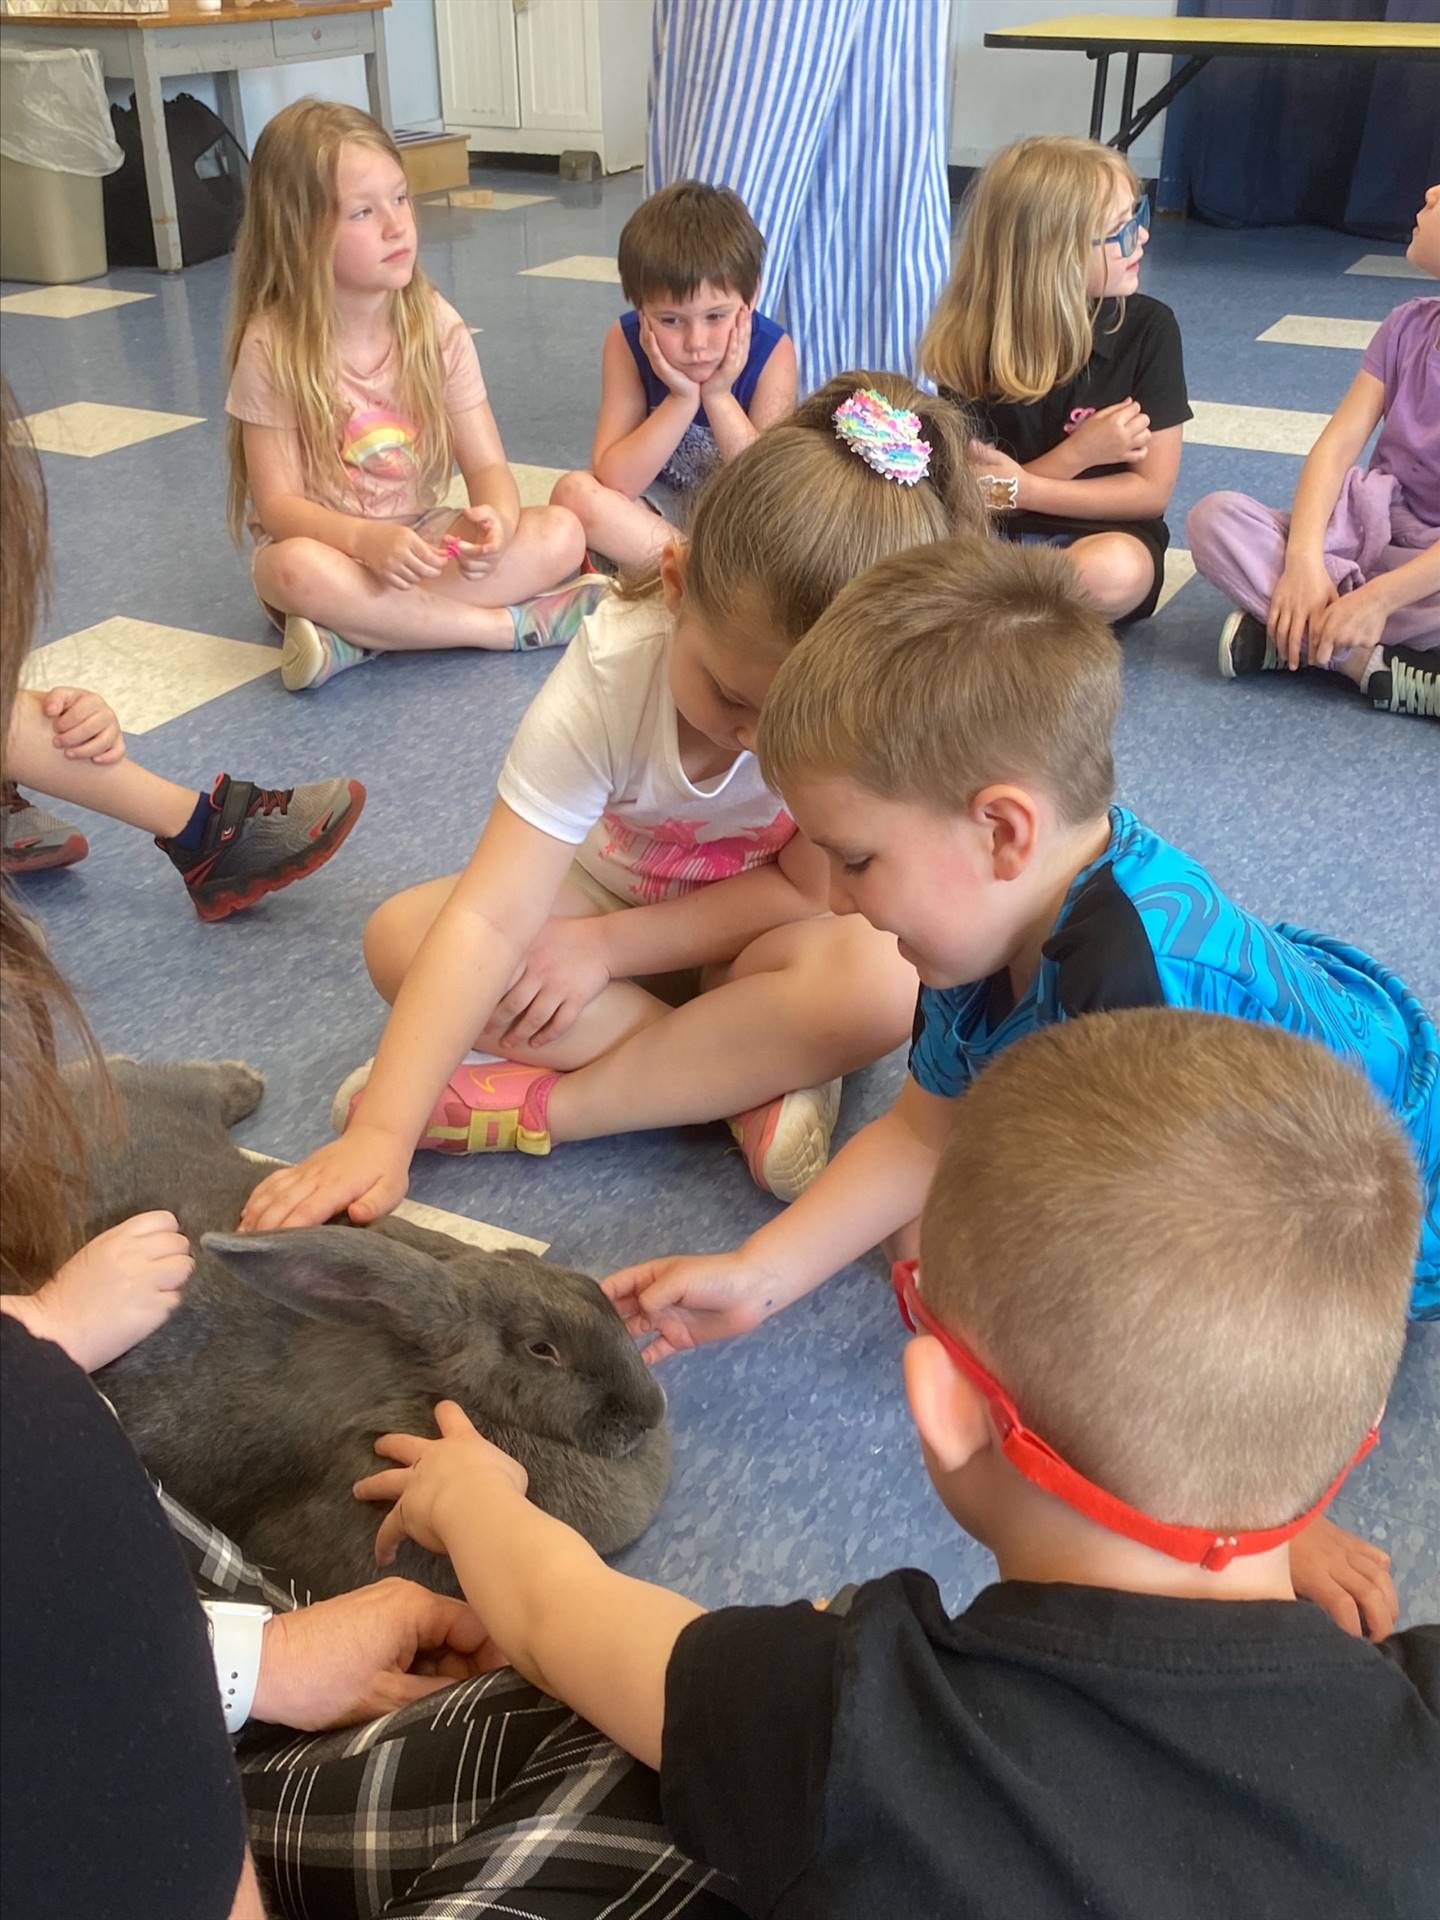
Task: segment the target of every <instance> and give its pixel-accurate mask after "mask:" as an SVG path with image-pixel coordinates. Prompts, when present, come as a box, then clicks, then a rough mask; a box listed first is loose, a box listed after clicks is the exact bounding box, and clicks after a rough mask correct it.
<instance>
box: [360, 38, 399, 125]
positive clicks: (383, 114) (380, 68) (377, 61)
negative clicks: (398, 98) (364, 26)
mask: <svg viewBox="0 0 1440 1920" xmlns="http://www.w3.org/2000/svg"><path fill="white" fill-rule="evenodd" d="M370 19H371V22H372V24H373V28H374V33H375V45H374V48H373V50H372V51H371V52H369V53H367V54H366V56H365V87H366V90H367V92H368V93H369V95H370V112H371V114H372V116H373V117H374V118H375V119H376V120H378V121H379V122H380V124H381V126H382V127H384V128H385V129H386V130H387V131H393V130H394V126H395V122H394V121H393V119H392V118H391V117H390V69H389V67H388V65H387V64H386V61H385V18H384V15H383V14H379V13H372V14H371V16H370Z"/></svg>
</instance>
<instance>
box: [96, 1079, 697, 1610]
mask: <svg viewBox="0 0 1440 1920" xmlns="http://www.w3.org/2000/svg"><path fill="white" fill-rule="evenodd" d="M111 1066H112V1069H113V1072H114V1076H115V1081H116V1084H117V1086H118V1088H119V1090H120V1094H121V1097H122V1099H123V1101H124V1105H125V1110H126V1122H127V1124H126V1130H125V1133H124V1136H123V1138H121V1139H120V1140H119V1141H118V1142H117V1143H115V1144H113V1145H111V1146H108V1147H106V1148H103V1149H101V1151H100V1153H99V1156H98V1164H97V1166H96V1168H95V1176H94V1196H95V1199H94V1206H93V1209H92V1217H91V1220H90V1222H89V1231H90V1232H91V1233H92V1234H94V1233H99V1232H102V1231H103V1230H104V1229H105V1228H106V1227H109V1226H113V1225H114V1224H115V1223H116V1222H117V1221H119V1220H123V1219H125V1218H126V1217H127V1216H128V1215H130V1214H134V1213H141V1212H145V1211H148V1210H149V1209H151V1208H157V1207H164V1208H169V1209H170V1210H171V1211H172V1212H173V1213H175V1214H176V1215H177V1216H178V1218H179V1221H180V1227H181V1231H182V1232H184V1233H186V1234H187V1235H188V1236H189V1238H190V1240H191V1243H192V1245H193V1246H194V1248H195V1252H196V1266H195V1272H194V1275H193V1276H192V1278H191V1280H190V1282H189V1285H188V1286H187V1288H186V1290H185V1296H184V1300H183V1303H182V1304H181V1306H180V1307H179V1308H178V1309H177V1310H176V1312H175V1313H173V1314H172V1315H171V1316H170V1318H169V1320H168V1321H167V1322H166V1324H165V1325H164V1326H163V1327H162V1328H160V1330H159V1331H158V1332H156V1333H154V1334H152V1335H151V1336H150V1338H149V1339H148V1340H145V1341H143V1342H142V1343H141V1344H140V1345H139V1346H138V1347H134V1348H132V1349H131V1351H130V1352H129V1353H127V1354H125V1355H123V1356H122V1357H121V1358H120V1359H119V1360H116V1361H114V1362H113V1363H112V1364H111V1365H110V1366H108V1367H106V1368H105V1369H104V1370H103V1371H102V1372H101V1373H100V1374H99V1376H98V1378H97V1384H98V1385H99V1387H100V1388H101V1390H102V1392H104V1393H105V1394H106V1396H107V1397H108V1398H109V1399H110V1400H111V1401H112V1402H113V1404H114V1406H115V1408H116V1410H117V1412H118V1413H119V1415H120V1418H121V1420H122V1422H123V1423H124V1426H125V1428H126V1431H127V1432H128V1433H129V1435H130V1437H131V1439H132V1440H133V1442H134V1444H135V1446H136V1447H137V1448H138V1450H139V1452H140V1454H141V1456H142V1458H143V1459H144V1461H145V1464H146V1465H147V1467H148V1468H149V1469H150V1471H151V1472H152V1473H153V1474H154V1475H155V1476H156V1477H157V1478H158V1479H159V1480H160V1481H161V1482H162V1483H163V1484H164V1485H165V1487H166V1488H167V1489H168V1491H169V1492H171V1493H173V1494H174V1495H175V1497H176V1498H177V1499H178V1500H180V1501H182V1502H183V1503H184V1504H185V1505H186V1506H188V1507H190V1508H192V1509H193V1510H194V1511H195V1512H197V1513H199V1514H201V1515H203V1516H204V1517H205V1518H206V1519H208V1520H212V1521H214V1522H215V1523H216V1524H217V1525H219V1526H221V1527H223V1528H224V1529H225V1531H226V1532H227V1533H229V1534H230V1535H231V1536H232V1537H233V1538H234V1539H236V1540H237V1541H239V1542H240V1544H241V1545H242V1546H243V1547H244V1548H245V1549H246V1551H247V1552H248V1553H249V1554H250V1555H251V1556H252V1557H253V1558H255V1559H256V1560H258V1561H260V1562H261V1563H262V1564H264V1565H266V1566H268V1567H272V1568H274V1569H276V1570H277V1572H279V1573H281V1574H283V1575H285V1576H288V1577H293V1579H294V1580H295V1582H296V1584H297V1586H298V1587H300V1588H305V1587H308V1588H309V1589H310V1591H311V1593H312V1594H313V1596H314V1597H315V1598H317V1599H318V1598H320V1597H322V1596H324V1595H327V1594H332V1593H339V1592H342V1591H344V1590H345V1589H346V1588H349V1587H353V1586H360V1585H363V1584H364V1583H365V1582H366V1581H368V1580H373V1579H375V1578H376V1573H377V1569H376V1567H375V1559H374V1543H375V1530H376V1527H377V1525H378V1522H379V1519H380V1514H379V1512H378V1511H377V1509H375V1508H374V1507H368V1506H363V1505H361V1504H360V1503H359V1502H357V1501H356V1500H354V1499H353V1498H352V1497H351V1491H350V1489H351V1485H352V1483H353V1482H354V1481H355V1480H357V1479H358V1478H359V1477H360V1476H361V1475H362V1474H364V1473H367V1472H372V1471H374V1470H375V1469H376V1467H377V1466H380V1465H383V1464H385V1463H384V1462H381V1461H379V1460H378V1459H377V1457H376V1455H375V1453H374V1451H373V1444H372V1443H373V1441H374V1439H375V1436H376V1435H377V1434H378V1433H381V1432H384V1431H386V1430H387V1429H388V1430H404V1431H408V1432H412V1433H433V1432H434V1430H435V1429H434V1420H433V1415H432V1408H433V1406H434V1404H435V1402H436V1400H439V1399H446V1398H448V1399H453V1400H458V1401H459V1403H460V1404H461V1406H463V1407H464V1408H465V1410H466V1412H467V1413H468V1414H469V1415H470V1417H471V1418H472V1419H473V1420H474V1422H475V1424H476V1426H477V1427H479V1428H480V1429H481V1431H482V1432H483V1433H485V1434H486V1435H487V1436H488V1437H489V1438H490V1439H491V1440H493V1441H495V1442H496V1443H497V1445H499V1446H502V1447H504V1448H505V1449H506V1450H507V1452H509V1453H512V1454H514V1456H515V1457H516V1458H517V1459H518V1460H520V1461H521V1462H522V1463H523V1464H524V1466H525V1468H526V1470H527V1472H528V1473H529V1475H530V1493H531V1496H532V1498H533V1499H534V1500H535V1501H536V1502H537V1503H538V1504H539V1505H540V1506H542V1507H544V1508H545V1509H546V1510H547V1511H548V1512H550V1513H554V1514H557V1515H559V1517H560V1518H561V1519H563V1520H567V1521H568V1522H569V1523H570V1524H571V1525H572V1526H574V1527H576V1528H578V1530H579V1531H580V1532H581V1533H583V1534H584V1535H585V1537H586V1538H587V1539H588V1540H590V1541H591V1542H592V1544H593V1545H594V1546H595V1547H596V1548H597V1549H598V1550H599V1551H600V1552H601V1553H611V1552H614V1551H616V1550H617V1549H618V1548H620V1547H622V1546H624V1545H626V1544H627V1542H629V1541H631V1540H633V1539H635V1537H636V1536H637V1535H638V1534H640V1533H641V1532H643V1530H644V1529H645V1527H646V1526H648V1525H649V1523H650V1521H651V1520H652V1519H653V1517H654V1515H655V1511H656V1509H657V1507H658V1506H659V1504H660V1500H661V1498H662V1496H663V1494H664V1491H665V1486H666V1483H667V1481H668V1479H669V1474H670V1441H669V1435H668V1433H667V1431H666V1428H665V1424H664V1407H665V1402H664V1395H663V1394H662V1393H661V1391H660V1389H659V1387H658V1386H657V1385H656V1384H655V1382H654V1380H653V1379H652V1378H651V1376H650V1374H649V1371H648V1369H647V1368H646V1367H645V1365H644V1363H643V1362H642V1361H641V1359H640V1357H639V1354H638V1353H637V1351H636V1349H635V1347H634V1345H633V1343H632V1342H631V1340H630V1338H629V1336H628V1335H627V1334H626V1332H625V1329H624V1327H623V1325H622V1324H621V1321H620V1319H619V1317H618V1315H617V1314H616V1313H615V1311H614V1309H613V1308H612V1307H611V1306H610V1303H609V1302H608V1301H607V1300H606V1298H605V1296H604V1295H603V1294H602V1293H601V1292H600V1290H599V1288H598V1287H597V1286H596V1284H595V1282H594V1281H593V1280H591V1279H589V1278H587V1277H586V1276H585V1275H584V1274H580V1273H572V1272H568V1271H566V1270H565V1269H564V1268H561V1267H553V1266H550V1265H548V1264H547V1263H546V1262H544V1261H542V1260H539V1259H537V1258H536V1257H535V1256H534V1255H533V1254H530V1253H525V1252H518V1251H505V1252H483V1251H478V1250H477V1249H475V1248H474V1247H470V1246H467V1245H464V1244H463V1243H461V1242H460V1241H457V1240H452V1239H450V1238H448V1237H447V1236H446V1235H444V1234H439V1233H430V1232H427V1231H426V1230H424V1229H423V1228H419V1227H415V1226H412V1225H410V1224H408V1223H407V1222H404V1221H400V1220H395V1219H390V1220H386V1221H382V1222H380V1223H379V1224H377V1225H376V1226H374V1227H370V1228H367V1229H360V1228H357V1227H353V1226H343V1225H342V1226H328V1227H312V1228H306V1229H303V1230H299V1231H294V1232H288V1233H269V1234H256V1235H243V1236H242V1235H238V1234H236V1233H234V1232H233V1229H234V1227H235V1225H236V1223H237V1222H238V1220H239V1217H240V1210H241V1208H242V1206H243V1205H244V1202H245V1200H246V1198H247V1197H248V1195H249V1193H250V1190H251V1189H252V1187H254V1186H256V1185H257V1184H258V1182H259V1180H260V1179H261V1178H262V1176H263V1175H264V1174H265V1172H266V1171H267V1169H266V1168H265V1167H264V1166H262V1165H259V1164H257V1163H256V1162H255V1161H254V1160H251V1159H249V1158H247V1157H246V1156H245V1155H244V1154H243V1153H241V1151H240V1150H239V1149H238V1148H237V1147H236V1146H235V1144H234V1142H233V1141H232V1140H231V1139H230V1136H229V1134H228V1133H227V1131H226V1128H227V1127H228V1126H230V1125H232V1124H233V1123H234V1122H235V1121H236V1120H238V1119H240V1118H242V1117H243V1116H244V1115H245V1114H247V1113H250V1112H251V1111H252V1110H253V1109H254V1108H255V1106H256V1105H257V1104H258V1102H259V1099H260V1094H261V1091H262V1087H263V1082H262V1081H261V1078H260V1076H259V1075H258V1074H256V1073H253V1072H252V1071H251V1070H250V1069H249V1068H248V1067H245V1066H242V1065H239V1064H238V1063H236V1062H233V1061H225V1062H218V1063H211V1062H199V1061H196V1062H187V1063H184V1064H181V1065H176V1066H159V1067H156V1066H141V1065H137V1064H136V1063H135V1062H133V1061H112V1062H111ZM394 1570H395V1571H396V1572H399V1573H405V1574H409V1575H410V1576H411V1577H412V1578H413V1579H417V1580H423V1581H425V1582H426V1583H427V1584H429V1585H430V1586H434V1587H439V1588H441V1589H443V1590H445V1591H448V1592H452V1593H453V1592H455V1591H456V1587H455V1582H454V1577H453V1575H452V1573H451V1570H450V1567H449V1564H448V1562H446V1561H443V1560H441V1559H438V1558H437V1557H436V1556H435V1555H433V1554H428V1553H425V1552H423V1551H422V1550H421V1549H420V1548H418V1547H415V1546H414V1545H413V1544H411V1543H408V1542H407V1543H406V1545H405V1546H404V1547H403V1548H402V1549H401V1553H400V1558H399V1560H398V1562H397V1564H396V1567H395V1569H394Z"/></svg>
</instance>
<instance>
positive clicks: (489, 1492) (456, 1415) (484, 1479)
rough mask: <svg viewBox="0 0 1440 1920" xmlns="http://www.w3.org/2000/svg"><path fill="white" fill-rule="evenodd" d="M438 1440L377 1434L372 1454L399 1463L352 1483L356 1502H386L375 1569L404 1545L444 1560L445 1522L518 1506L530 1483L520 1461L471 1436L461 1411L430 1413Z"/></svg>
mask: <svg viewBox="0 0 1440 1920" xmlns="http://www.w3.org/2000/svg"><path fill="white" fill-rule="evenodd" d="M435 1424H436V1426H438V1427H439V1429H440V1438H439V1439H438V1440H428V1439H424V1438H422V1437H421V1436H420V1435H418V1434H413V1433H382V1434H381V1436H380V1438H379V1439H378V1440H377V1441H376V1442H375V1451H376V1453H378V1454H380V1455H381V1457H382V1458H383V1459H386V1460H395V1461H397V1462H398V1463H399V1464H398V1465H397V1466H394V1467H388V1468H383V1469H382V1470H381V1471H380V1472H379V1473H372V1474H369V1475H367V1476H366V1478H365V1479H363V1480H357V1481H356V1482H355V1498H356V1499H357V1500H390V1501H393V1502H394V1505H393V1506H392V1507H391V1509H390V1511H389V1513H387V1514H386V1516H385V1518H384V1519H383V1520H382V1521H381V1522H380V1531H379V1533H377V1534H376V1536H375V1561H376V1564H377V1566H382V1567H388V1566H389V1565H390V1563H391V1561H392V1560H394V1558H395V1553H396V1549H397V1548H398V1547H399V1545H400V1543H401V1541H402V1540H413V1541H414V1542H415V1544H416V1545H417V1546H420V1547H425V1548H428V1550H429V1551H430V1552H431V1553H448V1552H449V1547H448V1546H447V1544H446V1539H445V1528H446V1524H447V1522H446V1515H447V1514H449V1513H452V1512H454V1511H455V1509H456V1508H457V1507H459V1508H460V1509H461V1510H463V1511H464V1512H465V1513H467V1514H469V1513H472V1512H473V1511H474V1510H475V1509H476V1508H477V1507H481V1506H483V1504H484V1502H485V1501H486V1500H487V1499H494V1497H495V1496H496V1495H497V1494H498V1495H499V1496H500V1497H501V1498H502V1499H513V1498H515V1497H516V1496H517V1495H518V1496H519V1497H520V1498H521V1499H523V1498H524V1496H525V1490H526V1488H527V1487H528V1486H529V1484H530V1483H529V1480H528V1478H527V1476H526V1473H525V1469H524V1467H522V1466H521V1465H520V1462H519V1461H518V1460H512V1459H511V1458H510V1455H509V1454H508V1453H502V1451H501V1450H500V1448H499V1447H496V1446H492V1445H491V1443H490V1442H489V1441H488V1440H487V1439H485V1438H484V1436H483V1435H482V1434H479V1433H477V1432H476V1431H475V1428H474V1426H473V1425H472V1423H471V1421H470V1419H469V1417H468V1415H467V1414H466V1412H465V1410H464V1408H463V1407H459V1406H457V1405H456V1403H455V1402H454V1401H453V1400H442V1401H441V1402H440V1403H439V1405H438V1406H437V1407H436V1409H435Z"/></svg>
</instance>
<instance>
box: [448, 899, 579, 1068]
mask: <svg viewBox="0 0 1440 1920" xmlns="http://www.w3.org/2000/svg"><path fill="white" fill-rule="evenodd" d="M610 978H611V975H610V967H609V963H608V961H607V960H606V957H605V951H604V935H603V931H602V929H601V921H600V918H599V917H598V916H595V917H593V918H588V917H582V918H569V919H564V918H555V919H552V920H547V921H546V923H545V925H544V926H543V927H542V928H541V930H540V933H539V935H538V936H537V937H536V939H535V940H534V941H533V942H532V943H531V946H530V950H529V952H528V953H527V954H526V955H525V958H524V960H523V961H522V963H521V966H520V970H519V972H518V973H517V974H516V976H515V978H514V979H513V980H512V981H511V983H510V985H509V987H508V988H507V990H506V992H505V994H504V997H503V998H502V999H501V1000H500V1001H499V1002H498V1003H497V1004H496V1007H495V1011H494V1013H493V1014H491V1016H490V1018H489V1020H488V1021H487V1022H486V1025H485V1031H484V1032H483V1033H482V1034H481V1036H480V1045H481V1046H482V1047H486V1048H489V1049H491V1050H498V1049H500V1048H503V1047H506V1046H508V1047H512V1048H513V1047H544V1046H548V1045H549V1044H550V1042H551V1041H552V1040H558V1039H559V1038H560V1037H561V1035H562V1034H566V1033H568V1032H569V1031H570V1029H571V1027H573V1026H574V1024H575V1022H576V1020H577V1019H578V1018H579V1017H580V1015H581V1014H582V1013H583V1012H584V1011H585V1009H586V1007H588V1006H589V1004H590V1002H591V1001H592V1000H593V999H595V997H596V995H597V994H600V993H603V992H604V990H605V988H606V987H607V986H609V984H610Z"/></svg>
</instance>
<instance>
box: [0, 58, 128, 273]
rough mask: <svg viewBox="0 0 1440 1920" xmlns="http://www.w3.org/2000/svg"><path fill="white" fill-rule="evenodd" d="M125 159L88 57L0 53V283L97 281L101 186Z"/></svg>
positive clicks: (101, 254)
mask: <svg viewBox="0 0 1440 1920" xmlns="http://www.w3.org/2000/svg"><path fill="white" fill-rule="evenodd" d="M123 158H124V155H123V154H122V153H121V151H120V148H119V146H118V145H117V144H116V140H115V135H114V132H113V131H112V129H111V125H110V106H109V102H108V101H107V99H106V96H105V81H104V79H103V77H102V75H101V72H100V56H99V54H98V53H96V52H95V51H94V50H93V48H89V47H46V48H33V49H26V48H21V47H0V279H3V280H38V281H42V282H44V283H45V284H47V285H50V286H53V285H55V284H56V283H57V282H61V281H70V280H93V279H94V278H95V277H96V275H97V274H101V273H104V272H105V271H106V270H107V268H108V267H109V264H110V262H109V259H108V257H107V255H106V252H105V201H104V194H103V191H102V189H101V185H100V182H101V180H102V178H103V177H104V175H105V174H107V173H114V171H115V169H116V168H117V167H118V166H119V165H120V163H121V161H122V160H123Z"/></svg>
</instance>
